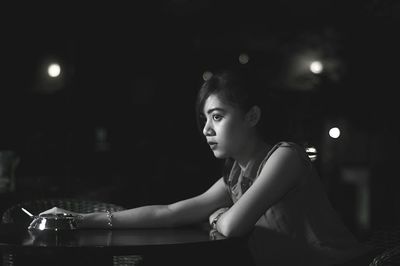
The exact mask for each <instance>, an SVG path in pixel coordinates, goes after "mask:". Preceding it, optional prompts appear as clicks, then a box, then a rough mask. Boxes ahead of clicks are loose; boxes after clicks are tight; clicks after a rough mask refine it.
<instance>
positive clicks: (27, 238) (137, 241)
mask: <svg viewBox="0 0 400 266" xmlns="http://www.w3.org/2000/svg"><path fill="white" fill-rule="evenodd" d="M222 241H231V242H232V241H235V239H227V238H225V237H224V236H223V235H221V234H219V233H218V232H215V231H212V230H210V228H207V227H206V226H204V225H199V226H192V227H180V228H172V229H169V228H168V229H113V230H108V229H77V230H59V231H51V230H45V231H33V230H28V229H26V228H23V227H21V226H15V225H13V224H0V249H1V250H6V251H23V250H33V249H43V248H47V249H53V250H62V249H65V250H72V249H86V250H90V249H92V250H99V249H102V250H104V251H106V250H109V251H110V252H112V253H118V252H127V251H129V252H137V251H138V252H141V251H143V250H148V249H157V248H161V247H166V246H171V247H178V246H190V245H202V244H213V243H217V242H218V243H221V242H222Z"/></svg>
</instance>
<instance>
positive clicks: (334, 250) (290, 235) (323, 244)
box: [227, 142, 366, 266]
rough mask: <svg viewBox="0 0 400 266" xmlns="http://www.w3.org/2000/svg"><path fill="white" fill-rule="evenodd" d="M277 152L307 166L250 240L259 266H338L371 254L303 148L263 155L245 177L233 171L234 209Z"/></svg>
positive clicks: (283, 144)
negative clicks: (345, 219)
mask: <svg viewBox="0 0 400 266" xmlns="http://www.w3.org/2000/svg"><path fill="white" fill-rule="evenodd" d="M278 148H284V149H292V150H293V151H295V152H296V153H297V155H298V156H299V158H300V159H301V160H302V161H303V162H304V163H305V164H306V165H307V169H308V171H307V174H306V175H304V176H303V177H302V178H301V181H300V182H299V183H298V184H297V186H296V187H295V188H294V189H292V190H290V191H289V192H288V193H287V194H285V195H284V196H283V197H282V198H281V199H280V200H279V201H278V202H276V203H275V204H273V205H272V206H271V207H270V208H268V209H267V211H266V212H265V213H264V214H263V215H262V216H261V217H260V218H259V220H258V221H257V223H256V224H255V226H254V229H253V230H252V232H251V233H250V234H249V236H248V247H249V250H250V253H251V254H252V257H253V259H254V262H255V264H256V265H257V266H258V265H268V266H277V265H291V266H292V265H297V266H298V265H307V266H312V265H318V266H322V265H333V264H337V263H342V262H345V261H347V260H349V259H351V258H354V257H356V256H359V255H361V254H362V253H364V252H366V246H364V245H361V244H360V243H359V242H358V241H357V239H356V238H355V237H354V236H353V234H352V233H351V232H350V231H349V230H348V229H347V228H346V226H345V225H344V224H343V223H342V221H341V219H340V218H339V216H338V214H337V213H336V212H335V210H334V209H333V208H332V206H331V204H330V202H329V200H328V197H327V195H326V193H325V190H324V187H323V185H322V183H321V181H320V179H319V176H318V174H317V172H316V170H315V169H314V167H313V165H312V163H311V161H310V159H309V158H308V155H307V154H306V152H305V150H304V148H302V147H301V146H299V145H297V144H295V143H291V142H279V143H278V144H276V145H275V146H274V147H273V148H272V149H270V150H268V149H265V150H262V151H261V152H259V153H258V154H257V156H256V157H255V158H254V159H253V160H251V161H249V162H248V164H247V166H246V168H245V169H244V170H243V171H242V170H241V168H240V166H239V165H238V163H237V162H234V164H233V165H232V168H231V171H230V174H229V177H228V180H227V186H228V190H229V192H230V194H231V198H232V200H233V202H234V203H235V202H236V201H238V200H239V199H240V197H241V196H242V195H243V193H245V192H246V190H247V189H248V188H249V187H250V186H251V185H252V183H253V182H254V180H255V179H256V178H257V177H258V175H259V174H260V172H261V170H262V168H263V166H264V165H265V162H266V161H267V160H268V158H269V157H270V155H271V154H272V153H273V152H274V151H275V150H276V149H278Z"/></svg>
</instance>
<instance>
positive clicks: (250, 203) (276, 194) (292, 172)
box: [216, 147, 306, 236]
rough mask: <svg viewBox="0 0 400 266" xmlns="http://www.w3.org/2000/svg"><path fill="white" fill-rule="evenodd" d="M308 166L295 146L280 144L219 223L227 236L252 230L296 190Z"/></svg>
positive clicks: (222, 231) (218, 225) (220, 228)
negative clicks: (271, 209)
mask: <svg viewBox="0 0 400 266" xmlns="http://www.w3.org/2000/svg"><path fill="white" fill-rule="evenodd" d="M305 171H306V166H305V164H304V162H303V161H302V160H301V158H300V156H299V155H298V154H297V152H296V151H294V150H293V149H291V148H286V147H280V148H278V149H277V150H276V151H275V152H273V153H272V154H271V156H270V157H269V159H268V160H267V162H266V163H265V165H264V167H263V169H262V170H261V172H260V175H259V176H258V178H257V179H256V180H255V181H254V183H253V185H252V186H251V187H250V188H249V189H248V190H247V191H246V192H245V193H244V194H243V195H242V197H241V198H240V199H239V200H238V201H237V202H236V203H235V204H234V205H233V206H232V207H231V208H230V209H229V210H228V211H226V212H225V213H224V214H222V215H221V216H220V218H219V219H218V222H217V223H216V228H217V230H218V231H219V232H220V233H222V234H223V235H225V236H240V235H244V234H246V233H247V232H249V231H250V230H251V229H252V228H253V226H254V225H255V223H256V222H257V221H258V219H259V218H260V217H261V215H262V214H263V213H265V212H266V211H267V209H268V208H269V207H270V206H271V205H273V204H275V203H276V202H278V201H279V200H280V199H281V198H282V197H283V196H284V195H285V194H286V193H288V192H289V191H290V190H291V189H293V188H294V187H295V186H296V185H297V184H298V182H299V181H300V178H301V177H302V176H303V175H304V174H305Z"/></svg>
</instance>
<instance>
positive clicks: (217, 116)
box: [212, 114, 222, 121]
mask: <svg viewBox="0 0 400 266" xmlns="http://www.w3.org/2000/svg"><path fill="white" fill-rule="evenodd" d="M212 119H213V120H214V121H220V120H221V119H222V115H219V114H214V115H213V116H212Z"/></svg>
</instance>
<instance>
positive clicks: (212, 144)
mask: <svg viewBox="0 0 400 266" xmlns="http://www.w3.org/2000/svg"><path fill="white" fill-rule="evenodd" d="M208 145H210V148H211V149H212V150H213V149H215V148H216V147H217V145H218V143H216V142H213V141H209V142H208Z"/></svg>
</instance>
